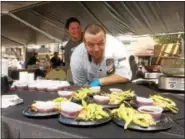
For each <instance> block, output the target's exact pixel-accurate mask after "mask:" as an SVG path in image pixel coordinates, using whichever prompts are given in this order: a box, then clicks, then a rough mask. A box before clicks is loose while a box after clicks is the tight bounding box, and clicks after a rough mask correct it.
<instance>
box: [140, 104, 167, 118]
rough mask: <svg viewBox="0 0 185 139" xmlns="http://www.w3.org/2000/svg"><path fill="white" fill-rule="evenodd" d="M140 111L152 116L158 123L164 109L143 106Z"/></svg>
mask: <svg viewBox="0 0 185 139" xmlns="http://www.w3.org/2000/svg"><path fill="white" fill-rule="evenodd" d="M138 111H139V112H142V113H148V114H151V115H152V118H153V119H154V120H155V121H158V120H160V118H161V114H162V112H163V108H161V107H158V106H142V107H139V108H138Z"/></svg>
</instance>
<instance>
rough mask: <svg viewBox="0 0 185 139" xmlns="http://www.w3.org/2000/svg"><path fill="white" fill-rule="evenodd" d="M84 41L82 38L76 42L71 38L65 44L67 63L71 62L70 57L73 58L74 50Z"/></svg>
mask: <svg viewBox="0 0 185 139" xmlns="http://www.w3.org/2000/svg"><path fill="white" fill-rule="evenodd" d="M81 43H82V40H80V41H77V42H74V41H72V40H71V39H70V40H69V41H68V42H67V44H66V45H65V53H64V55H65V62H66V63H67V64H69V63H70V58H71V54H72V52H73V51H74V49H75V48H76V47H77V46H78V45H79V44H81Z"/></svg>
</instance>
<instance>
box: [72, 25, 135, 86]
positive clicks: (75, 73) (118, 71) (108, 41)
mask: <svg viewBox="0 0 185 139" xmlns="http://www.w3.org/2000/svg"><path fill="white" fill-rule="evenodd" d="M128 59H129V56H128V52H127V50H126V48H125V47H124V45H123V44H122V43H121V42H120V41H118V40H117V39H116V38H114V37H113V36H111V35H108V34H106V32H105V30H104V29H103V27H102V26H100V25H98V24H90V25H88V26H87V27H86V28H85V31H84V38H83V43H81V44H80V45H79V46H78V47H77V48H76V49H75V50H74V52H73V54H72V56H71V64H70V66H71V71H72V77H73V82H74V84H76V85H79V86H84V85H89V86H90V87H93V86H104V85H110V84H116V83H126V82H128V81H129V80H131V76H132V72H131V70H130V65H129V60H128Z"/></svg>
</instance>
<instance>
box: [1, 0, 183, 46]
mask: <svg viewBox="0 0 185 139" xmlns="http://www.w3.org/2000/svg"><path fill="white" fill-rule="evenodd" d="M1 3H2V9H3V10H10V12H11V10H14V11H16V8H20V7H19V6H17V5H18V4H17V2H1ZM7 3H10V6H7ZM20 3H25V6H27V5H29V4H31V3H32V2H20ZM32 4H33V3H32ZM7 7H8V8H7ZM6 8H7V9H6ZM13 14H15V15H16V16H18V17H19V18H21V19H23V20H24V21H26V22H28V23H30V24H32V25H33V26H35V27H37V28H39V29H41V30H43V31H44V32H46V33H48V34H50V35H52V36H54V37H55V38H57V39H60V40H64V39H66V33H65V29H64V24H65V21H66V19H67V18H68V17H71V16H74V17H77V18H78V19H79V20H80V21H81V24H82V29H84V27H85V26H86V25H87V24H90V23H99V24H101V25H102V26H103V27H104V28H105V29H106V31H107V32H108V33H111V34H112V35H115V36H116V35H119V34H125V33H130V32H132V33H134V34H140V35H141V34H156V33H171V32H184V2H173V1H167V2H165V1H164V2H157V1H153V2H150V1H148V2H147V1H143V2H139V1H135V2H133V1H132V2H131V1H117V2H113V1H112V2H111V1H110V2H103V1H82V2H80V1H55V2H47V3H45V4H41V5H38V6H37V5H36V6H33V7H31V8H27V9H26V8H25V9H24V8H23V10H19V11H18V10H17V12H14V13H13ZM1 20H2V35H3V36H5V37H7V38H10V39H11V40H14V41H16V42H19V43H22V44H46V43H50V42H54V40H52V39H49V38H48V37H47V36H45V35H43V34H41V33H39V32H37V31H35V30H33V29H31V28H30V27H28V26H26V25H24V24H23V23H21V22H19V21H17V20H16V19H13V18H12V17H10V16H8V15H4V16H2V17H1ZM4 42H7V41H4Z"/></svg>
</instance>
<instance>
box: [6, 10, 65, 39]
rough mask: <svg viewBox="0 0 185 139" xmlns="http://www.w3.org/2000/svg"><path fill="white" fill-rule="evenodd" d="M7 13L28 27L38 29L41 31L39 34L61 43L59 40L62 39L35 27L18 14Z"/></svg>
mask: <svg viewBox="0 0 185 139" xmlns="http://www.w3.org/2000/svg"><path fill="white" fill-rule="evenodd" d="M8 15H9V16H11V17H12V18H14V19H16V20H18V21H20V22H22V23H23V24H25V25H27V26H28V27H30V28H32V29H34V30H36V31H38V32H39V33H41V34H43V35H45V36H47V37H48V38H50V39H52V40H54V41H56V42H58V43H61V42H62V40H60V39H58V38H55V37H54V36H52V35H50V34H48V33H46V32H45V31H43V30H41V29H39V28H37V27H35V26H33V25H31V24H30V23H28V22H26V21H24V20H23V19H21V18H19V17H18V16H16V15H14V14H12V13H8Z"/></svg>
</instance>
